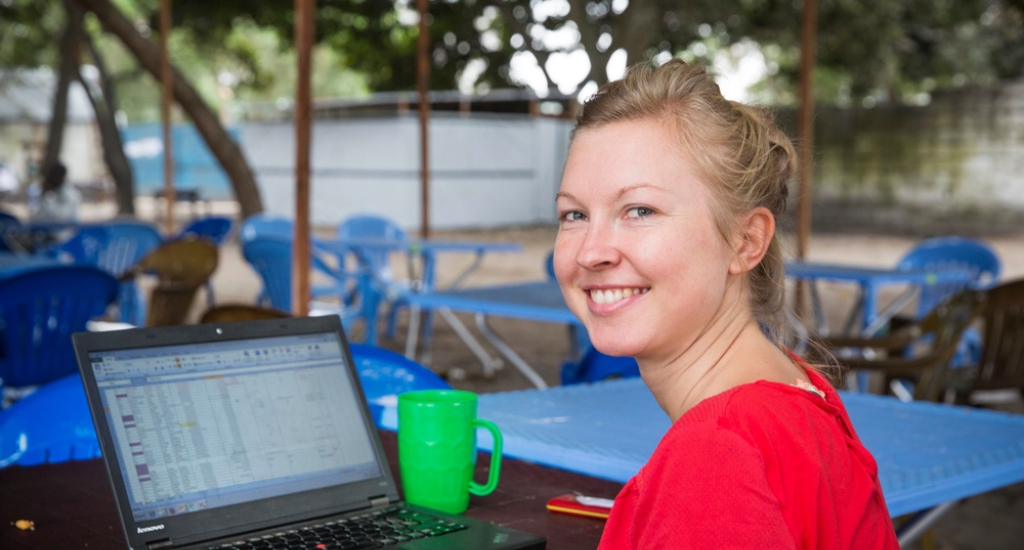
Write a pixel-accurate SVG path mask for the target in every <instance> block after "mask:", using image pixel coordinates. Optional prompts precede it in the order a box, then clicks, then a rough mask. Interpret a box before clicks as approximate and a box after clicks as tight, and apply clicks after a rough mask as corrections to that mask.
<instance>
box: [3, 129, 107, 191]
mask: <svg viewBox="0 0 1024 550" xmlns="http://www.w3.org/2000/svg"><path fill="white" fill-rule="evenodd" d="M47 131H48V128H47V125H46V124H45V123H38V122H3V121H0V158H2V159H3V160H4V161H6V162H7V164H9V165H10V166H12V167H13V168H14V170H15V173H16V174H17V176H18V181H19V182H20V183H21V185H22V186H23V187H24V186H25V185H27V184H28V183H30V182H29V181H28V180H29V173H28V170H29V165H30V164H32V163H34V162H39V161H41V160H42V150H43V148H44V147H45V146H46V134H47ZM102 155H103V151H102V148H101V145H100V143H99V137H98V136H97V134H96V129H95V126H94V125H93V123H92V122H78V121H75V122H68V123H67V126H65V127H64V144H63V146H62V147H61V154H60V161H61V162H62V163H63V164H64V165H65V166H67V168H68V181H69V182H71V183H75V184H80V185H85V184H95V183H97V182H99V181H101V180H103V179H104V177H105V176H106V166H104V164H103V158H102Z"/></svg>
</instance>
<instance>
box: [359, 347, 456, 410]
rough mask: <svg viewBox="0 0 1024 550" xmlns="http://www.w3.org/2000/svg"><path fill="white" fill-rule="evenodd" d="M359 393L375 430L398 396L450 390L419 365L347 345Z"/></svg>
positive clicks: (384, 352) (388, 353)
mask: <svg viewBox="0 0 1024 550" xmlns="http://www.w3.org/2000/svg"><path fill="white" fill-rule="evenodd" d="M350 349H351V350H352V360H353V361H354V362H355V367H356V372H358V373H359V381H360V383H361V384H362V386H363V393H364V394H365V395H366V401H367V402H368V403H369V405H370V413H371V414H372V415H373V421H374V422H375V423H376V424H377V426H382V424H381V420H382V417H383V413H384V409H385V408H386V407H387V406H388V405H392V406H397V401H396V399H397V396H398V394H400V393H405V392H407V391H416V390H450V389H452V387H451V385H449V384H448V382H445V381H444V379H443V378H441V377H440V376H438V375H436V374H434V373H433V372H432V371H431V370H430V369H428V368H427V367H424V366H423V365H421V364H419V363H417V362H415V361H412V360H409V359H406V358H405V357H404V356H402V355H400V354H398V353H395V352H393V351H388V350H386V349H381V348H378V347H376V346H367V345H360V344H351V345H350Z"/></svg>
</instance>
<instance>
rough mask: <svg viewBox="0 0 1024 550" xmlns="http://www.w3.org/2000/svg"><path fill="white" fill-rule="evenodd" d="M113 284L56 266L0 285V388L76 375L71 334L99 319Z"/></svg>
mask: <svg viewBox="0 0 1024 550" xmlns="http://www.w3.org/2000/svg"><path fill="white" fill-rule="evenodd" d="M116 295H117V280H115V279H114V278H113V277H112V276H111V275H110V274H109V273H105V272H103V271H101V270H99V269H96V268H94V267H87V266H57V267H51V268H45V269H38V270H33V271H28V272H25V273H21V274H19V275H16V276H14V277H11V278H10V279H7V280H5V281H3V282H0V342H2V344H3V349H2V359H0V378H2V379H3V382H0V385H7V386H11V387H18V386H34V385H37V384H45V383H47V382H51V381H53V380H56V379H58V378H61V377H63V376H67V375H68V374H71V373H74V372H76V371H77V370H78V367H77V366H76V362H75V354H74V350H73V348H72V346H71V334H72V333H75V332H81V331H84V330H85V324H86V322H88V321H89V320H90V319H92V318H94V317H99V316H100V315H102V314H103V313H104V311H105V310H106V309H107V305H109V304H110V303H111V302H112V301H113V300H114V297H115V296H116Z"/></svg>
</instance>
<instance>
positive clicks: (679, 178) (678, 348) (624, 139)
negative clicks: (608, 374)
mask: <svg viewBox="0 0 1024 550" xmlns="http://www.w3.org/2000/svg"><path fill="white" fill-rule="evenodd" d="M676 143H677V142H676V138H675V136H674V135H673V133H672V131H671V130H670V129H669V128H668V127H667V126H666V125H664V124H661V123H658V122H656V121H636V122H634V121H627V122H615V123H611V124H607V125H604V126H599V127H597V128H594V129H589V130H585V131H584V132H582V133H580V134H579V135H577V136H576V139H575V141H574V143H573V145H572V148H571V149H570V151H569V157H568V159H567V161H566V167H565V173H564V176H563V178H562V188H561V191H560V192H559V194H558V199H557V205H558V213H559V220H560V221H559V230H558V238H557V240H556V241H555V274H556V276H557V278H558V283H559V285H560V286H561V288H562V293H563V294H564V295H565V300H566V302H567V303H568V305H569V308H570V309H571V310H572V311H573V313H575V314H576V315H577V316H578V317H579V318H580V319H581V320H582V321H583V323H584V324H585V325H586V327H587V331H588V332H589V333H590V338H591V340H592V341H593V343H594V345H595V347H597V349H598V350H599V351H601V352H603V353H605V354H608V355H616V356H634V357H637V358H641V359H644V358H649V359H652V360H658V358H661V359H665V360H670V359H672V358H674V357H677V356H678V355H679V354H680V353H682V351H684V350H685V349H687V348H688V347H689V346H690V345H691V344H692V343H693V342H694V341H695V340H696V339H697V337H698V336H699V335H700V334H701V333H702V332H703V331H704V330H705V328H706V327H707V326H708V325H709V324H710V322H711V320H712V318H713V317H714V315H715V313H716V312H717V311H718V310H719V306H720V305H721V304H722V302H723V298H724V297H725V294H726V290H727V284H726V282H727V278H728V276H729V268H730V263H731V262H733V260H734V254H733V253H732V251H731V249H730V248H729V246H728V244H727V243H726V242H725V240H724V239H723V238H722V236H721V234H720V233H719V231H718V228H717V226H716V224H715V220H714V216H713V214H712V211H711V208H710V205H711V201H712V200H714V199H713V197H712V196H711V194H710V191H709V190H708V189H707V187H706V186H705V185H704V184H703V183H701V182H700V181H699V180H698V177H697V170H696V167H695V166H694V165H693V163H691V162H690V161H689V160H688V159H687V158H685V157H684V155H682V154H681V153H680V149H679V147H678V145H677V144H676Z"/></svg>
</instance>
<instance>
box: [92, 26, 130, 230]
mask: <svg viewBox="0 0 1024 550" xmlns="http://www.w3.org/2000/svg"><path fill="white" fill-rule="evenodd" d="M82 38H83V40H84V41H85V44H86V46H88V49H89V54H90V56H91V57H92V59H93V63H95V66H96V69H97V70H98V71H99V74H100V90H93V89H92V88H91V87H90V85H89V83H88V82H86V80H85V79H84V78H82V76H81V71H79V77H78V79H79V81H80V82H81V83H82V87H83V88H85V93H86V94H87V95H88V96H89V102H90V103H92V109H93V111H94V112H95V113H96V125H97V126H98V127H99V130H100V140H101V141H102V143H103V161H104V162H106V164H107V170H109V171H110V177H111V178H113V179H114V189H115V196H116V197H117V213H118V214H119V215H134V214H135V189H134V182H133V177H132V166H131V164H130V163H129V162H128V157H127V156H126V155H125V154H124V142H122V141H121V131H120V130H119V129H118V127H117V122H116V120H115V119H114V115H115V114H116V113H117V96H116V95H115V92H114V86H113V83H112V82H111V80H110V75H109V73H107V66H106V63H104V62H103V57H102V56H100V52H99V51H98V50H97V49H96V46H95V44H93V42H92V39H91V38H90V37H89V34H88V33H87V32H86V33H83V34H82Z"/></svg>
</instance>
